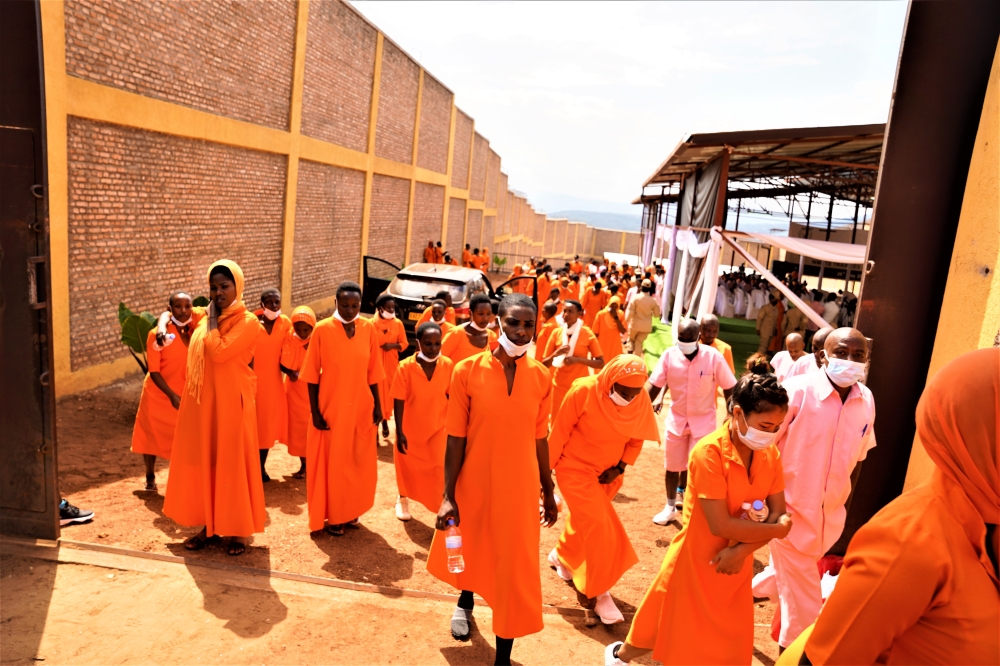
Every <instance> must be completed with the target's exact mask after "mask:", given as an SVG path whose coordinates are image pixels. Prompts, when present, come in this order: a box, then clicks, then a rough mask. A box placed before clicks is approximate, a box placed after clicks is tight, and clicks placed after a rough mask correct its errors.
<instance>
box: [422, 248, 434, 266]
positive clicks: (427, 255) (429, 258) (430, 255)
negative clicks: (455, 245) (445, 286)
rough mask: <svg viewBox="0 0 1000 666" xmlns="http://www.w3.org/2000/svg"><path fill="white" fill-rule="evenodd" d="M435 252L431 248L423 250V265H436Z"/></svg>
mask: <svg viewBox="0 0 1000 666" xmlns="http://www.w3.org/2000/svg"><path fill="white" fill-rule="evenodd" d="M436 259H437V252H436V251H435V250H434V248H433V247H425V248H424V263H425V264H436V263H437V261H436Z"/></svg>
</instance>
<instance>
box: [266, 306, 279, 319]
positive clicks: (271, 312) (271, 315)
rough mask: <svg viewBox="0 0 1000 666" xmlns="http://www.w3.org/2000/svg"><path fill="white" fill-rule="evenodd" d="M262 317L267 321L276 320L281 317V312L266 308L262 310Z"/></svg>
mask: <svg viewBox="0 0 1000 666" xmlns="http://www.w3.org/2000/svg"><path fill="white" fill-rule="evenodd" d="M264 316H265V317H266V318H267V319H270V320H271V321H274V320H275V319H277V318H278V317H280V316H281V310H277V311H275V310H268V309H267V308H264Z"/></svg>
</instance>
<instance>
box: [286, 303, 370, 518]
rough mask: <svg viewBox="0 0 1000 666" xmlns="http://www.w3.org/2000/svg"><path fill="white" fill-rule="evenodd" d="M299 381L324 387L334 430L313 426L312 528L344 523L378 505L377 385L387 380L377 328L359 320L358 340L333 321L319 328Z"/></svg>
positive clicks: (322, 401) (322, 399)
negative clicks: (374, 388)
mask: <svg viewBox="0 0 1000 666" xmlns="http://www.w3.org/2000/svg"><path fill="white" fill-rule="evenodd" d="M310 340H311V342H310V343H309V353H308V354H306V359H305V362H304V364H303V366H302V371H301V372H300V373H299V381H300V382H301V381H305V382H307V383H309V384H318V385H319V409H320V412H321V413H322V414H323V418H324V419H325V420H326V424H327V426H328V427H329V428H330V429H329V430H317V429H316V428H309V436H308V442H307V449H306V458H308V459H309V465H308V467H307V468H306V498H307V500H308V503H309V530H310V531H312V532H316V531H318V530H321V529H323V526H324V524H325V523H329V524H330V525H341V524H344V523H347V522H350V521H352V520H354V519H355V518H358V517H359V516H361V515H362V514H363V513H365V512H366V511H368V509H370V508H372V506H373V505H374V504H375V484H376V482H377V481H378V472H377V465H378V452H377V450H376V447H377V446H378V442H377V441H376V433H375V423H374V422H373V421H372V412H373V410H374V408H375V399H374V397H373V396H372V393H371V389H370V388H369V387H370V386H371V385H372V384H377V383H378V382H380V381H381V380H382V378H383V377H384V376H385V373H384V372H383V370H382V353H381V352H382V350H381V349H379V348H378V334H377V332H376V331H375V326H374V325H373V324H372V323H371V322H370V321H368V320H367V319H364V318H361V317H359V318H358V319H356V320H354V337H352V338H348V337H347V333H346V331H344V325H343V324H342V323H341V322H340V321H338V320H337V319H335V318H333V317H330V318H329V319H324V320H323V321H321V322H319V323H318V324H316V328H315V329H313V334H312V336H311V337H310Z"/></svg>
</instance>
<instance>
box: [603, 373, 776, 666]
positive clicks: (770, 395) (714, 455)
mask: <svg viewBox="0 0 1000 666" xmlns="http://www.w3.org/2000/svg"><path fill="white" fill-rule="evenodd" d="M760 368H761V370H763V366H760ZM787 411H788V394H787V393H785V389H783V388H782V387H781V385H780V384H779V383H778V380H777V378H776V377H775V376H774V375H772V374H768V373H765V372H759V373H754V372H748V373H746V374H744V375H743V377H741V378H740V380H739V381H738V382H737V383H736V386H735V387H734V388H733V394H732V399H731V400H730V402H729V415H730V416H729V418H728V419H726V421H725V423H723V424H722V426H720V427H719V429H718V430H716V431H715V432H713V433H712V434H710V435H708V436H707V437H704V438H702V439H701V440H700V441H699V442H698V444H697V445H695V447H694V449H693V450H692V451H691V457H690V460H689V462H688V490H689V493H690V495H689V497H692V498H697V501H695V502H685V503H684V527H683V529H681V531H680V532H679V533H678V534H677V536H676V537H674V540H673V542H672V543H671V544H670V548H669V549H668V550H667V554H666V557H664V559H663V565H662V566H661V568H660V572H659V574H657V576H656V579H655V580H654V581H653V584H652V585H651V586H650V587H649V590H648V591H647V592H646V596H645V597H644V598H643V600H642V603H641V604H640V605H639V608H638V610H637V611H636V613H635V618H634V619H633V620H632V628H631V629H630V630H629V633H628V636H627V637H626V638H625V642H624V643H621V642H617V643H612V644H611V645H609V646H608V647H607V649H606V650H605V655H604V663H605V664H606V665H607V666H618V665H621V664H627V663H629V662H630V661H631V660H633V659H636V658H638V657H640V656H642V655H644V654H646V653H648V652H650V651H652V653H653V658H654V659H656V660H658V661H660V662H662V663H664V664H748V663H750V661H751V659H752V657H753V636H754V633H753V597H752V593H751V589H750V581H751V578H752V577H753V567H752V566H751V564H748V560H750V559H751V555H752V553H753V552H754V551H755V550H757V549H758V548H760V547H761V546H763V545H764V544H766V543H767V542H768V541H770V540H771V539H781V538H783V537H784V536H785V535H786V534H788V530H789V529H790V528H791V525H792V521H791V516H790V515H789V514H787V513H786V512H785V497H784V492H783V491H784V481H783V479H782V471H781V461H780V459H779V454H778V449H777V448H776V447H775V446H774V438H775V434H776V433H777V431H778V428H779V427H780V426H781V424H782V422H783V421H784V420H785V414H786V412H787ZM756 500H762V501H763V503H764V504H765V506H766V511H762V510H756V509H755V508H754V507H752V503H753V502H754V501H756ZM748 508H749V509H750V511H749V512H748V510H747V509H748Z"/></svg>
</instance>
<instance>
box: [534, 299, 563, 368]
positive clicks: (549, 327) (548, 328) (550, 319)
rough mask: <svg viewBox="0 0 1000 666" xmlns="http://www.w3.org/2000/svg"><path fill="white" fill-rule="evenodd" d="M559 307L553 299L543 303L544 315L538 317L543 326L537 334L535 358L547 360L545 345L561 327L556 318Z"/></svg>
mask: <svg viewBox="0 0 1000 666" xmlns="http://www.w3.org/2000/svg"><path fill="white" fill-rule="evenodd" d="M556 314H558V308H556V304H555V303H553V302H552V301H546V303H545V304H544V305H542V316H541V317H539V318H538V320H539V322H540V323H541V326H540V327H539V328H538V335H537V336H535V360H536V361H543V360H545V347H546V346H547V345H548V344H549V338H551V337H552V334H553V333H555V332H556V331H557V330H558V329H559V328H560V324H559V320H558V319H556Z"/></svg>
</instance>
